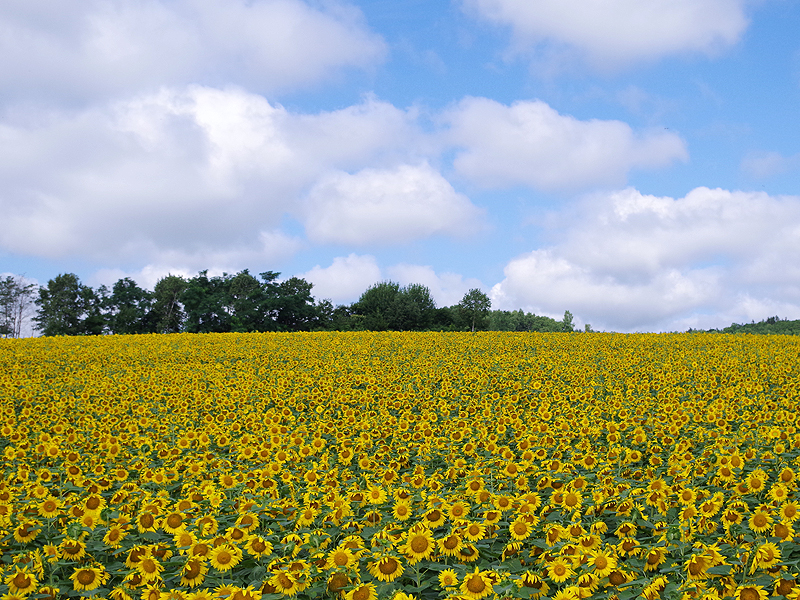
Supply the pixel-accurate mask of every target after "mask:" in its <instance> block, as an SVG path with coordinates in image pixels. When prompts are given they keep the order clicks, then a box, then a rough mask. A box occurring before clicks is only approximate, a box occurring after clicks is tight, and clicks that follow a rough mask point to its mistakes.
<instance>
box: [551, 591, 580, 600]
mask: <svg viewBox="0 0 800 600" xmlns="http://www.w3.org/2000/svg"><path fill="white" fill-rule="evenodd" d="M553 600H579V598H578V596H576V595H575V592H574V591H573V590H571V589H569V588H565V589H563V590H558V591H557V592H556V593H555V595H554V596H553Z"/></svg>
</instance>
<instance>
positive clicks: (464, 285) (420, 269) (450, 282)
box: [386, 263, 483, 306]
mask: <svg viewBox="0 0 800 600" xmlns="http://www.w3.org/2000/svg"><path fill="white" fill-rule="evenodd" d="M386 271H387V273H388V274H389V277H390V278H391V279H393V280H395V281H397V282H398V283H400V284H401V285H409V284H412V283H421V284H422V285H425V286H427V287H428V289H429V290H430V291H431V296H433V299H434V300H435V301H436V305H437V306H452V305H454V304H458V303H459V302H460V301H461V299H462V298H463V297H464V294H466V293H467V292H468V291H469V290H471V289H472V288H479V289H480V288H482V287H483V284H482V283H481V282H480V281H479V280H478V279H475V278H472V277H468V278H466V279H465V278H464V277H463V276H462V275H459V274H458V273H450V272H444V273H437V272H436V271H434V270H433V268H432V267H430V266H427V265H409V264H405V263H403V264H399V265H394V266H391V267H389V268H387V269H386Z"/></svg>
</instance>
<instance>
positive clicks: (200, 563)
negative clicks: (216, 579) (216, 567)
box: [180, 558, 208, 587]
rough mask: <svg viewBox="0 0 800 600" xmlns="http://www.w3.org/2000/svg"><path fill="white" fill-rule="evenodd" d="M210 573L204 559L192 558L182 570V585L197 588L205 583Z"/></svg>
mask: <svg viewBox="0 0 800 600" xmlns="http://www.w3.org/2000/svg"><path fill="white" fill-rule="evenodd" d="M207 573H208V565H207V564H206V561H205V560H204V559H202V558H190V559H189V560H187V561H186V564H185V565H183V568H182V569H181V582H180V583H181V585H188V586H189V587H196V586H198V585H200V584H201V583H203V581H204V580H205V578H206V574H207Z"/></svg>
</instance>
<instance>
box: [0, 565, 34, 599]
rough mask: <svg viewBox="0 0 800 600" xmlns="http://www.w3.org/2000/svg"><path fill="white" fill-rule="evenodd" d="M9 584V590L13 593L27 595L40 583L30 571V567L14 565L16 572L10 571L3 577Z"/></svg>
mask: <svg viewBox="0 0 800 600" xmlns="http://www.w3.org/2000/svg"><path fill="white" fill-rule="evenodd" d="M3 581H4V582H5V584H6V585H7V586H8V591H9V592H11V593H12V594H21V595H23V596H27V595H28V594H30V593H31V592H33V591H34V590H35V589H36V585H37V584H38V583H39V582H38V580H37V579H36V576H35V575H34V574H33V573H30V572H29V571H28V567H27V566H25V567H23V568H21V569H20V568H19V567H18V566H15V567H14V572H13V573H9V574H8V575H6V576H5V578H4V579H3Z"/></svg>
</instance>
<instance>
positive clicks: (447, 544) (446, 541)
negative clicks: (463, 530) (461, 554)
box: [436, 533, 464, 556]
mask: <svg viewBox="0 0 800 600" xmlns="http://www.w3.org/2000/svg"><path fill="white" fill-rule="evenodd" d="M436 545H437V546H438V547H439V552H441V553H442V554H444V555H445V556H458V551H459V550H461V546H463V545H464V542H463V541H462V539H461V536H460V535H458V534H457V533H451V534H450V535H448V536H447V537H444V538H441V539H439V540H436Z"/></svg>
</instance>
